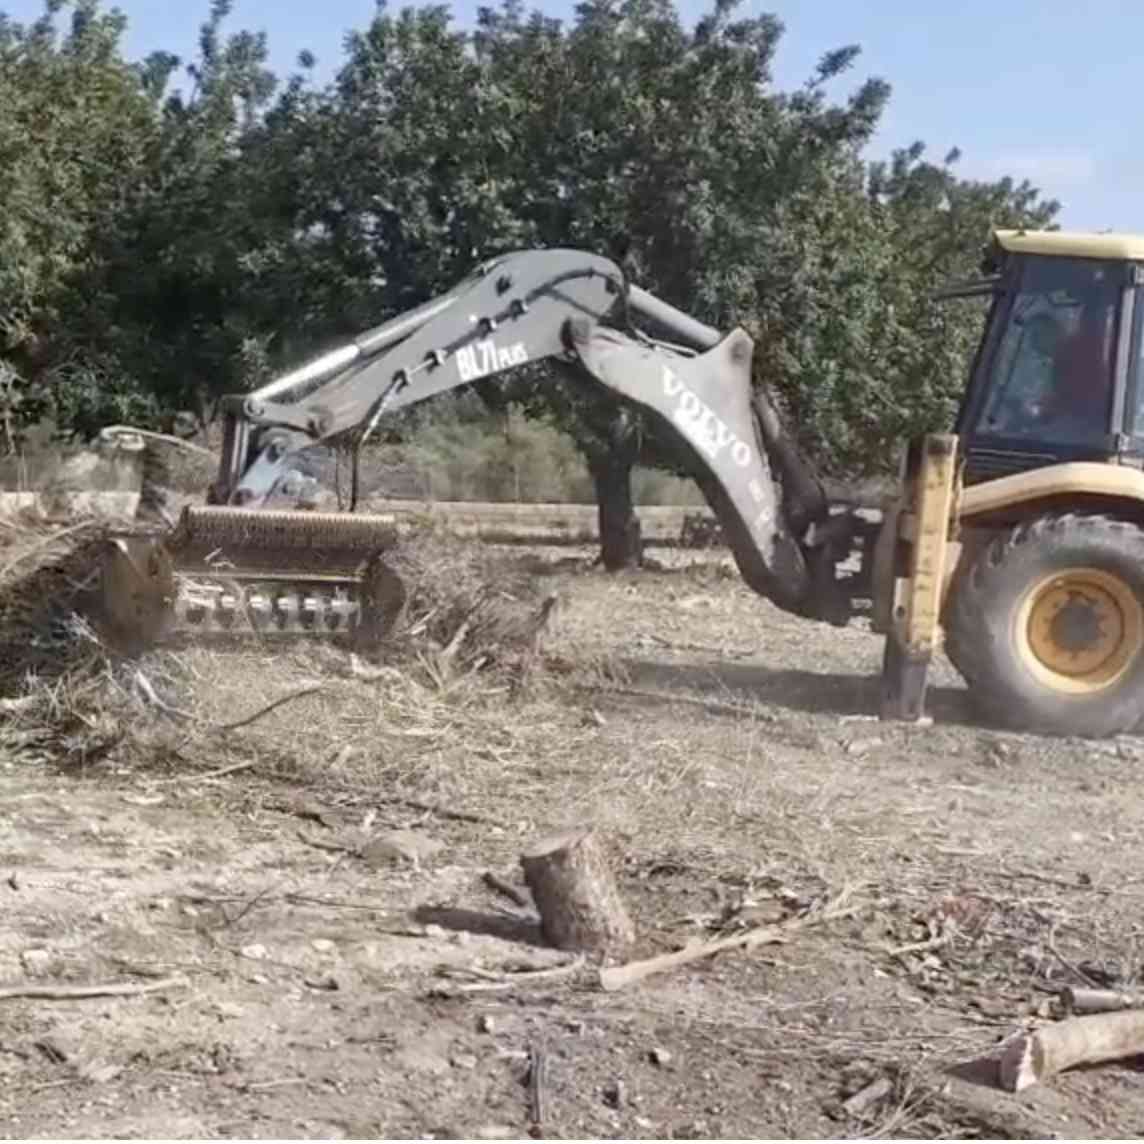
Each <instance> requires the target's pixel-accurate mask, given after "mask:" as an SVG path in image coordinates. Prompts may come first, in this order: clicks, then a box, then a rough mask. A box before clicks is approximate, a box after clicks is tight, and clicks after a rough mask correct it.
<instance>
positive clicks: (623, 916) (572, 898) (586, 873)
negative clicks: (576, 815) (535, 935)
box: [520, 827, 636, 956]
mask: <svg viewBox="0 0 1144 1144" xmlns="http://www.w3.org/2000/svg"><path fill="white" fill-rule="evenodd" d="M520 865H521V869H522V870H523V872H524V880H525V882H526V884H527V885H528V888H529V890H531V891H532V900H533V901H534V902H535V903H536V909H537V911H538V913H539V914H540V925H541V932H542V933H543V934H544V937H545V940H547V941H548V942H549V943H550V944H551V945H553V946H555V947H556V948H557V949H567V950H575V951H578V952H582V953H588V954H598V955H602V956H606V955H611V954H619V953H622V952H623V951H624V950H625V949H627V948H628V947H629V946H631V945H632V943H633V942H634V941H635V936H636V935H635V926H634V925H633V923H632V919H631V917H630V916H629V914H628V910H627V907H626V906H625V905H624V901H623V898H621V897H620V892H619V889H618V888H617V886H616V883H615V880H614V878H613V877H612V872H611V869H610V868H609V866H608V860H607V857H606V855H605V853H604V848H603V846H602V845H601V844H600V840H599V837H598V836H597V834H596V832H595V830H594V828H592V827H584V828H581V829H577V830H569V831H565V832H563V833H560V834H555V835H551V836H549V837H547V838H542V839H540V840H539V841H537V842H536V843H534V844H533V845H531V846H530V847H528V849H526V850H525V851H524V852H523V853H522V854H521V856H520Z"/></svg>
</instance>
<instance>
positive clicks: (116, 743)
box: [0, 518, 555, 765]
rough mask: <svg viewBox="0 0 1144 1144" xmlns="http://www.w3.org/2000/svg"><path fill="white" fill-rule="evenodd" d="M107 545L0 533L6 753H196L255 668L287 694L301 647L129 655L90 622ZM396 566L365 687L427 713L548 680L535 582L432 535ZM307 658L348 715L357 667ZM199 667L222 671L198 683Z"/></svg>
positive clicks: (32, 528)
mask: <svg viewBox="0 0 1144 1144" xmlns="http://www.w3.org/2000/svg"><path fill="white" fill-rule="evenodd" d="M104 535H105V526H103V525H101V524H100V523H99V522H98V521H76V520H72V521H68V522H45V521H37V520H34V519H31V518H28V519H24V520H20V521H7V522H3V523H0V664H2V667H0V747H2V748H7V749H8V750H13V751H19V752H20V753H22V754H23V755H25V756H28V755H31V756H34V757H39V758H42V759H45V760H47V759H51V760H53V761H55V762H58V763H65V764H69V765H75V764H80V765H85V764H87V763H90V762H93V761H96V760H97V759H99V758H104V757H108V756H109V755H112V753H114V757H116V758H122V757H125V754H126V753H128V752H129V753H130V754H132V755H133V756H140V757H141V756H142V755H148V756H150V755H154V753H155V751H156V750H159V751H160V752H162V751H164V750H165V748H164V747H163V744H164V743H167V741H168V740H171V741H175V740H177V741H178V742H180V743H182V744H183V745H184V747H186V746H187V744H189V743H191V742H192V741H193V740H197V739H198V738H199V737H200V735H199V732H201V731H203V729H204V728H206V727H207V726H208V725H211V726H216V727H217V725H218V724H219V723H220V722H221V723H225V722H226V721H227V719H228V718H229V716H230V715H231V711H230V709H229V706H230V705H231V704H233V701H234V699H235V697H241V698H243V699H246V698H249V697H251V695H252V690H251V688H250V687H249V686H248V684H249V682H250V681H249V679H247V680H246V682H244V683H243V684H242V685H241V686H235V683H236V681H237V680H238V679H239V678H240V677H242V678H244V679H245V678H246V676H247V675H248V673H249V672H250V671H251V660H252V657H253V659H254V660H257V661H258V663H260V664H261V665H262V666H261V668H259V675H260V677H261V678H263V679H270V680H277V682H278V683H280V684H281V683H284V682H286V681H287V680H288V679H290V677H291V676H292V675H293V674H294V672H293V668H294V666H296V665H294V664H293V659H294V658H295V657H294V656H293V654H292V652H293V651H294V650H297V649H293V648H283V647H281V645H274V644H272V643H265V642H263V641H262V640H260V639H259V637H258V636H257V635H254V634H252V635H251V637H250V639H249V640H248V641H246V646H245V647H244V646H241V645H240V646H239V647H238V648H235V647H233V646H228V647H226V648H224V649H218V650H217V653H216V651H215V650H211V649H209V648H208V647H206V646H204V647H203V648H202V649H200V650H196V649H194V648H184V649H182V650H180V651H173V650H159V651H156V652H152V653H148V654H144V655H142V656H138V657H134V658H128V657H125V656H123V655H122V654H119V653H117V652H116V651H115V650H113V649H112V648H111V647H110V646H109V645H108V644H107V643H105V642H104V641H103V640H102V639H101V637H100V634H99V632H98V630H97V628H96V627H95V626H94V625H93V624H92V623H91V622H89V620H88V618H87V617H88V616H89V615H91V614H92V612H91V606H92V603H93V602H94V600H95V598H96V592H97V589H98V583H97V577H98V563H99V561H98V558H97V555H98V554H97V550H98V547H99V546H100V544H102V543H103V540H104ZM387 566H388V568H389V569H390V573H391V574H392V576H395V577H396V580H394V583H395V584H398V585H399V590H398V596H399V599H398V605H399V606H398V607H397V609H396V612H395V614H394V615H393V616H392V617H391V618H392V620H393V622H392V624H391V626H390V627H389V629H388V631H387V632H386V633H385V635H384V637H383V638H381V639H380V640H378V641H376V643H375V644H374V645H373V646H372V647H371V648H369V649H368V650H369V651H370V653H371V654H370V655H369V658H370V659H372V660H374V663H375V667H374V668H369V667H367V666H366V665H363V664H360V663H359V665H358V666H359V668H362V669H364V674H363V673H362V672H361V671H359V672H357V673H356V678H357V679H358V680H359V681H360V682H361V683H363V684H365V683H368V678H369V672H370V671H371V670H372V671H379V672H384V673H385V674H386V677H387V678H393V677H394V676H395V675H396V676H401V677H404V678H405V679H407V680H408V682H409V685H410V686H411V687H414V688H416V689H418V693H419V694H420V693H422V691H424V694H425V696H426V700H427V701H428V697H429V696H430V695H435V696H436V697H437V698H438V699H439V700H442V701H445V700H447V701H449V702H450V703H456V702H462V703H463V702H464V701H465V697H466V696H469V695H470V694H472V695H474V696H475V695H476V693H477V692H481V693H482V694H484V693H485V692H486V691H487V688H488V687H489V686H490V684H491V685H492V686H493V687H494V689H497V690H501V689H507V691H508V692H509V693H511V694H515V693H517V692H519V691H520V690H522V689H524V688H525V687H526V686H527V685H529V684H530V683H531V682H532V681H533V680H534V678H535V674H536V667H537V665H538V662H539V642H540V638H541V636H542V634H543V632H544V630H545V629H546V626H547V624H548V622H549V619H550V616H551V614H552V611H553V607H554V605H555V597H554V596H552V595H548V596H546V595H544V593H543V585H542V584H539V583H538V580H537V578H536V577H535V576H529V575H526V574H524V573H522V572H521V570H520V569H519V567H518V566H514V565H513V563H512V562H510V561H508V560H506V559H505V558H504V557H503V556H502V557H499V558H498V557H497V556H496V555H495V554H494V553H490V552H489V551H488V550H487V549H485V548H483V547H482V546H481V545H479V544H475V543H471V542H465V541H463V540H458V539H456V538H451V537H448V536H446V535H442V534H439V533H436V532H434V531H433V530H429V529H425V530H417V531H416V532H414V533H412V534H410V535H407V536H405V537H403V538H402V539H401V540H400V542H399V543H398V544H397V546H396V547H395V548H394V549H393V550H392V552H391V553H390V554H389V558H388V564H387ZM359 650H360V645H359ZM200 655H205V656H207V659H206V660H201V659H200ZM305 659H306V662H307V664H308V667H307V672H308V673H309V674H310V676H311V679H313V676H314V668H315V667H317V668H318V672H317V676H318V682H319V683H322V689H323V690H328V693H329V696H330V697H331V699H330V701H331V702H334V704H335V706H344V702H348V701H349V699H348V694H347V692H346V689H345V686H344V683H339V682H338V679H337V677H339V676H340V677H342V679H344V678H345V671H346V668H347V667H350V666H352V661H351V662H347V659H346V649H345V648H342V649H338V648H336V647H333V646H329V647H325V648H324V649H319V648H315V647H310V648H309V650H308V651H307V653H306V656H305ZM195 663H199V664H200V667H202V666H204V665H206V666H209V670H206V671H197V672H196V671H195V670H192V667H193V664H195ZM228 663H229V664H230V666H229V667H228V666H227V665H228ZM378 664H381V665H383V666H377V665H378ZM323 676H325V677H328V678H327V679H326V680H325V681H324V682H323V680H322V677H323ZM228 680H229V683H228ZM327 684H328V688H327ZM254 690H255V691H257V690H258V689H257V688H255V689H254ZM271 690H275V691H277V690H279V688H272V689H271ZM367 690H368V687H367ZM338 696H343V697H344V701H342V700H338V699H337V697H338ZM358 698H359V700H360V699H362V698H363V697H362V696H359V697H358ZM359 716H360V713H359ZM277 721H278V720H277V718H276V719H275V721H274V722H275V723H277ZM212 742H213V740H212ZM215 748H217V743H215ZM212 749H213V748H212ZM179 753H180V754H182V753H183V752H182V751H180V752H179Z"/></svg>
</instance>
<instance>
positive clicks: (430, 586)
mask: <svg viewBox="0 0 1144 1144" xmlns="http://www.w3.org/2000/svg"><path fill="white" fill-rule="evenodd" d="M385 562H386V566H387V567H388V569H390V571H391V572H392V573H393V574H394V575H395V576H396V578H397V581H399V582H400V588H399V589H397V591H398V592H399V593H400V596H401V597H402V598H401V600H400V602H399V603H398V604H397V606H396V608H395V609H394V616H393V621H392V626H391V627H390V628H389V630H388V632H387V633H386V635H385V637H384V638H383V639H382V640H381V641H380V642H379V644H378V646H377V653H378V655H379V656H380V657H381V658H384V659H385V660H386V661H387V662H389V663H394V662H400V661H403V660H404V661H406V662H410V661H412V662H414V663H417V664H419V665H420V666H421V667H422V668H423V669H424V670H426V671H427V672H429V673H430V676H431V677H433V678H434V679H435V680H439V681H441V682H443V681H445V680H447V679H450V678H454V677H455V676H456V675H457V674H458V673H460V674H471V673H475V672H478V671H490V670H492V671H497V672H507V673H508V674H510V675H511V676H512V678H513V679H514V680H515V681H516V682H518V683H520V682H524V680H525V679H526V678H527V677H528V676H530V675H531V673H532V672H533V670H534V669H535V667H536V665H537V663H538V662H539V661H538V656H539V651H540V641H541V638H542V636H543V634H544V632H545V631H546V629H547V627H548V624H549V622H550V619H551V616H552V612H553V610H554V608H555V605H556V603H557V599H556V596H555V594H553V593H548V594H545V593H544V592H543V591H542V586H541V585H539V584H538V580H537V577H536V576H535V575H527V574H525V573H524V572H523V571H522V570H521V568H520V566H519V564H516V563H513V562H511V561H510V560H508V559H506V558H505V557H504V556H499V555H497V554H495V553H494V552H491V551H490V550H489V549H487V548H484V547H483V546H481V545H479V544H475V543H472V542H468V541H464V540H460V539H457V538H454V537H450V536H448V535H446V534H445V533H444V532H442V531H440V530H434V529H430V528H424V529H418V530H417V531H415V532H411V533H409V534H407V535H406V536H404V537H402V538H401V540H400V541H399V542H398V544H397V546H396V547H395V549H393V550H392V551H391V552H390V553H389V554H387V556H386V561H385ZM395 586H396V585H395Z"/></svg>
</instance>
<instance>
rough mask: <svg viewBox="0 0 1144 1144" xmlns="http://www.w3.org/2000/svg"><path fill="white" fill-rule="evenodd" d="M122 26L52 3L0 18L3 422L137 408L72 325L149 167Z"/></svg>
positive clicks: (147, 121)
mask: <svg viewBox="0 0 1144 1144" xmlns="http://www.w3.org/2000/svg"><path fill="white" fill-rule="evenodd" d="M63 15H67V16H69V17H70V18H69V19H68V20H67V22H66V28H65V30H64V31H63V32H62V33H61V31H60V29H59V27H58V23H57V18H58V17H61V16H63ZM123 30H124V19H123V17H122V16H121V15H119V14H117V13H116V14H103V13H101V12H99V10H98V8H97V4H96V2H95V0H79V2H76V3H71V4H68V3H66V2H63V0H52V3H50V4H49V5H48V6H47V8H46V10H45V13H44V16H43V17H42V18H41V19H39V20H37V21H36V22H35V23H34V24H31V25H30V26H23V25H20V24H17V23H14V22H12V21H10V20H7V19H5V18H3V16H2V15H0V204H2V205H3V208H2V210H0V362H3V363H5V364H4V372H5V376H7V377H8V378H9V379H12V378H18V379H20V380H19V381H18V382H16V381H12V380H10V381H9V384H8V385H7V386H5V393H6V394H7V398H6V400H5V401H4V405H5V416H6V417H11V418H15V417H18V418H20V419H25V420H26V419H28V418H30V417H34V416H37V415H39V414H40V413H42V412H44V411H45V410H48V409H50V408H51V407H52V402H53V399H54V400H55V402H56V404H57V405H58V409H57V410H56V412H57V413H58V414H59V415H60V416H62V417H63V418H64V419H66V420H69V419H72V418H82V417H83V416H84V414H85V413H86V412H88V411H90V407H91V404H92V399H93V397H95V403H96V405H98V406H100V407H102V408H103V409H104V411H109V410H114V411H119V412H122V411H124V410H128V409H133V408H135V407H138V406H140V405H141V404H145V401H144V399H143V396H142V395H141V394H140V391H139V387H138V386H137V385H136V384H135V383H134V380H133V379H129V378H124V377H122V376H121V375H120V374H119V373H118V371H117V370H115V369H114V368H113V367H112V368H111V369H110V371H109V370H108V366H109V365H110V364H111V363H107V362H104V361H102V360H100V359H99V358H98V355H97V354H96V353H95V352H94V351H93V347H91V346H85V345H83V344H82V342H81V341H79V340H78V339H77V337H76V332H77V331H76V330H75V329H74V327H73V306H72V303H73V302H74V299H75V292H74V289H73V286H74V282H75V280H76V279H77V277H79V276H82V275H83V274H84V273H85V272H86V271H87V270H88V269H89V267H90V266H91V264H92V260H93V257H94V249H95V245H96V240H97V237H98V236H99V235H100V234H101V233H103V232H105V231H106V230H107V229H108V228H109V227H112V226H114V225H115V222H116V219H117V217H118V214H119V212H120V211H121V210H122V208H123V205H124V203H125V202H126V201H127V200H128V198H129V196H130V194H131V189H132V186H133V184H134V183H135V181H136V180H137V179H139V178H141V177H143V175H144V173H145V172H146V170H147V165H148V161H149V145H150V141H151V138H152V127H153V124H152V118H151V105H150V103H149V101H148V99H147V96H146V93H145V91H144V89H143V86H142V85H141V83H140V73H139V69H137V68H135V67H133V66H132V65H130V64H128V63H127V62H126V61H125V60H124V59H123V57H122V54H121V51H120V38H121V36H122V34H123ZM77 386H78V387H79V389H81V390H84V391H85V393H83V394H77V393H76V392H74V391H75V389H76V387H77ZM93 390H94V391H95V392H94V393H93Z"/></svg>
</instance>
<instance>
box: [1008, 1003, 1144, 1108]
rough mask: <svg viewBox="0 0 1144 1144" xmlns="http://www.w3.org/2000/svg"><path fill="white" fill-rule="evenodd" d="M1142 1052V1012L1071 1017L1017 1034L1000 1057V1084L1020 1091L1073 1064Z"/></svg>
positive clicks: (1124, 1056)
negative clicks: (1024, 1034) (1030, 1032)
mask: <svg viewBox="0 0 1144 1144" xmlns="http://www.w3.org/2000/svg"><path fill="white" fill-rule="evenodd" d="M1139 1053H1144V1013H1141V1012H1138V1011H1129V1012H1126V1013H1102V1014H1100V1015H1099V1016H1094V1017H1072V1018H1070V1019H1069V1020H1067V1021H1061V1022H1060V1023H1059V1024H1057V1025H1047V1026H1045V1027H1044V1028H1043V1029H1038V1030H1037V1031H1036V1032H1035V1033H1032V1034H1030V1035H1028V1036H1024V1037H1019V1038H1018V1039H1017V1040H1015V1041H1014V1042H1013V1043H1012V1044H1010V1045H1009V1046H1008V1048H1007V1049H1006V1050H1005V1053H1004V1055H1003V1056H1002V1058H1001V1085H1002V1087H1003V1088H1005V1089H1007V1090H1008V1091H1009V1092H1020V1091H1021V1090H1022V1089H1025V1088H1028V1087H1029V1086H1030V1085H1034V1084H1041V1083H1043V1082H1044V1081H1046V1080H1049V1079H1051V1078H1052V1077H1054V1076H1056V1075H1057V1073H1060V1072H1063V1071H1064V1070H1065V1069H1070V1068H1073V1067H1075V1066H1076V1065H1087V1064H1096V1063H1098V1062H1100V1061H1117V1060H1124V1059H1125V1058H1126V1057H1134V1056H1136V1055H1138V1054H1139Z"/></svg>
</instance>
